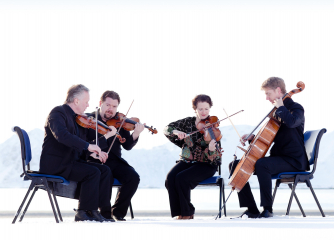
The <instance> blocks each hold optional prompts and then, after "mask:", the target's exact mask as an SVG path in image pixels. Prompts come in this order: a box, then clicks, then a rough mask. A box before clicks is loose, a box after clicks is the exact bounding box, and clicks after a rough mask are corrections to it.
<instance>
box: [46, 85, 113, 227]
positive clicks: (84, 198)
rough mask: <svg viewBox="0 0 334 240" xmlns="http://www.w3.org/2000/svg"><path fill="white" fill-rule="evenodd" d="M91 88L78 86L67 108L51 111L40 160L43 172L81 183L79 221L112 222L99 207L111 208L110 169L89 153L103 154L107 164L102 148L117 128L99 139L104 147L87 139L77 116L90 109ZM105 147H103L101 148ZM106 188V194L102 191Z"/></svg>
mask: <svg viewBox="0 0 334 240" xmlns="http://www.w3.org/2000/svg"><path fill="white" fill-rule="evenodd" d="M88 102H89V89H88V88H87V87H85V86H84V85H81V84H79V85H74V86H72V87H71V88H70V89H69V90H68V92H67V97H66V101H65V104H64V105H61V106H57V107H55V108H54V109H52V110H51V112H50V114H49V116H48V117H47V120H46V123H45V126H44V129H45V135H44V142H43V148H42V153H41V158H40V172H41V173H45V174H51V175H59V176H62V177H64V178H65V179H67V180H70V181H76V182H78V183H79V184H78V186H80V196H79V205H78V210H77V211H76V214H75V221H86V220H93V221H99V222H104V221H110V220H107V219H105V218H103V217H102V216H101V214H100V213H99V212H98V210H97V209H98V208H100V209H104V208H107V207H110V195H111V192H110V191H109V190H108V189H110V177H111V173H110V169H109V168H108V167H106V166H103V165H100V164H96V163H88V162H87V161H86V159H87V158H88V155H89V154H92V153H94V154H95V155H94V156H95V157H96V154H98V155H99V158H98V160H99V161H101V162H105V161H106V159H107V154H106V153H105V152H102V151H101V148H103V147H105V146H106V145H107V139H108V138H110V137H111V136H113V135H115V133H116V129H115V128H113V127H111V128H110V131H109V132H108V133H107V134H106V135H104V136H102V137H101V138H100V139H99V144H100V146H97V145H95V144H94V141H91V142H90V140H93V139H94V138H91V139H89V138H88V137H87V132H88V131H87V129H86V128H83V127H81V126H79V125H78V124H77V123H76V116H77V115H78V114H79V115H82V114H83V113H84V111H85V110H86V108H87V107H88V106H89V105H88ZM100 147H101V148H100ZM101 189H103V191H101Z"/></svg>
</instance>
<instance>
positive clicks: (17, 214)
mask: <svg viewBox="0 0 334 240" xmlns="http://www.w3.org/2000/svg"><path fill="white" fill-rule="evenodd" d="M33 187H34V181H32V182H31V184H30V186H29V188H28V191H27V193H26V195H25V196H24V198H23V201H22V203H21V205H20V207H19V209H18V210H17V212H16V214H15V216H14V219H13V221H12V224H14V223H15V222H16V219H17V217H18V216H19V215H20V212H21V210H22V208H23V206H24V203H25V201H26V200H27V197H28V196H29V194H30V191H31V190H32V189H33Z"/></svg>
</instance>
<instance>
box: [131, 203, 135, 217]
mask: <svg viewBox="0 0 334 240" xmlns="http://www.w3.org/2000/svg"><path fill="white" fill-rule="evenodd" d="M130 213H131V219H134V218H135V217H134V216H133V210H132V204H131V201H130Z"/></svg>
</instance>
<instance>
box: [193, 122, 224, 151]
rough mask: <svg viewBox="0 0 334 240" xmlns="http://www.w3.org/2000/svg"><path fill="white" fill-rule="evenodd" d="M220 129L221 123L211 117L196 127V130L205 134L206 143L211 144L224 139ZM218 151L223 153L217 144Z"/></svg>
mask: <svg viewBox="0 0 334 240" xmlns="http://www.w3.org/2000/svg"><path fill="white" fill-rule="evenodd" d="M218 127H219V121H218V118H217V117H216V116H209V117H207V118H206V119H204V120H201V121H200V122H199V123H197V125H196V128H197V129H198V130H199V132H200V133H202V134H203V136H204V141H206V142H210V141H211V140H212V139H214V140H215V141H216V142H218V141H219V140H220V139H221V138H222V137H223V136H222V134H221V132H220V130H219V128H218ZM216 149H217V151H218V152H221V150H220V149H219V147H218V144H217V143H216Z"/></svg>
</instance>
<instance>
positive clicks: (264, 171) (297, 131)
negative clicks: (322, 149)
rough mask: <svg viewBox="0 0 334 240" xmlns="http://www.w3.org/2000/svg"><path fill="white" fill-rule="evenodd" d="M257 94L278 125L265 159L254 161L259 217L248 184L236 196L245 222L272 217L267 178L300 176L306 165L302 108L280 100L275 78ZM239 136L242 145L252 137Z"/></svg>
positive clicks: (280, 88) (280, 83)
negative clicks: (262, 96) (270, 108)
mask: <svg viewBox="0 0 334 240" xmlns="http://www.w3.org/2000/svg"><path fill="white" fill-rule="evenodd" d="M261 90H263V91H264V92H265V94H266V100H268V101H269V102H271V104H272V105H273V106H274V107H276V108H277V109H276V112H275V113H274V117H275V119H277V120H278V121H280V122H281V127H280V128H279V130H278V132H277V134H276V136H275V139H274V145H273V146H272V148H271V150H270V156H269V157H263V158H260V159H258V160H257V162H256V164H255V174H256V175H257V178H258V181H259V186H260V198H261V203H260V205H261V206H262V207H263V211H262V212H261V213H260V211H259V209H258V208H257V205H256V203H255V200H254V197H253V194H252V192H251V188H250V185H249V183H248V182H247V184H246V185H245V186H244V187H243V189H242V190H241V191H240V192H238V197H239V203H240V207H247V210H246V211H245V212H243V213H242V215H241V216H240V217H242V216H244V215H246V216H248V218H269V217H273V208H272V205H273V200H272V180H271V176H272V175H274V174H278V173H281V172H303V171H305V170H309V169H310V168H309V163H308V160H307V156H306V151H305V147H304V135H303V133H304V123H305V117H304V108H303V107H302V106H301V105H300V104H298V103H296V102H294V101H293V100H292V99H291V98H286V99H285V100H284V101H283V100H282V98H283V96H284V94H285V93H286V89H285V83H284V80H283V79H281V78H278V77H270V78H268V79H267V80H265V81H264V82H263V83H262V86H261ZM247 136H248V134H245V135H243V136H242V140H241V141H243V142H246V141H247V140H248V141H249V142H251V141H252V140H253V138H254V135H251V136H250V137H248V139H247ZM238 162H239V161H238V160H237V161H234V162H231V163H230V164H229V170H230V173H233V171H234V169H235V167H236V165H237V164H238Z"/></svg>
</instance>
